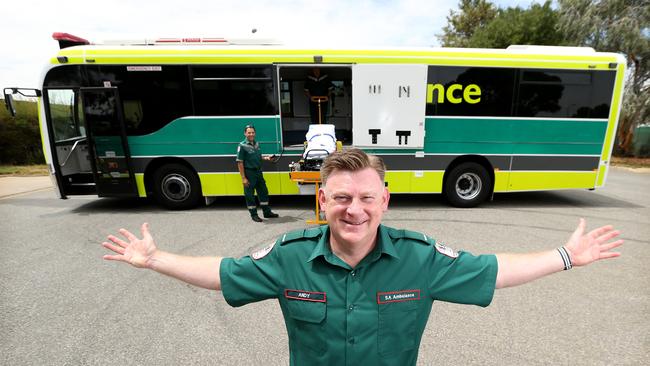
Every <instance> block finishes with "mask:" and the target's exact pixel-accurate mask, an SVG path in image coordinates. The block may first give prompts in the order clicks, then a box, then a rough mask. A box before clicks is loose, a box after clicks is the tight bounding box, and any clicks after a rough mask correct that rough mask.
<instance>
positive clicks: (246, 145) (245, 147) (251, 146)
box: [237, 125, 278, 222]
mask: <svg viewBox="0 0 650 366" xmlns="http://www.w3.org/2000/svg"><path fill="white" fill-rule="evenodd" d="M244 136H246V138H245V139H244V141H242V142H240V143H239V146H238V147H237V168H238V169H239V175H241V180H242V183H243V184H244V197H245V198H246V207H247V208H248V212H250V214H251V219H253V221H255V222H262V219H260V217H259V216H258V215H257V204H256V203H255V194H254V192H255V191H256V192H257V196H258V197H259V199H260V206H262V213H263V214H264V217H265V218H275V217H278V214H276V213H274V212H273V211H271V207H270V206H269V190H268V189H267V188H266V181H265V180H264V175H263V174H262V159H264V160H267V161H270V160H271V157H269V156H262V152H261V151H260V144H259V143H257V141H255V127H253V126H252V125H248V126H246V127H244Z"/></svg>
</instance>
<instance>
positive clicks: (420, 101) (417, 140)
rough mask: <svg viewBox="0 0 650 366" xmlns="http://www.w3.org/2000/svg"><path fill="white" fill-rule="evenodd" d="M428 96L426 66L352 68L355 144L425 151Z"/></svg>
mask: <svg viewBox="0 0 650 366" xmlns="http://www.w3.org/2000/svg"><path fill="white" fill-rule="evenodd" d="M426 92H427V66H426V65H375V64H356V65H354V66H352V94H353V95H354V103H353V108H352V124H353V127H352V136H353V144H354V145H355V146H360V147H367V148H379V147H380V148H406V149H422V148H423V147H424V116H425V109H426Z"/></svg>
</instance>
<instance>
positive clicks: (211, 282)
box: [102, 223, 221, 290]
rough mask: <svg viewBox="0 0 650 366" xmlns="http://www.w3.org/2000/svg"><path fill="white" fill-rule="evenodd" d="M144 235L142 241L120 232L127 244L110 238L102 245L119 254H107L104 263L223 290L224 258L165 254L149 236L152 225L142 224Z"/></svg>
mask: <svg viewBox="0 0 650 366" xmlns="http://www.w3.org/2000/svg"><path fill="white" fill-rule="evenodd" d="M141 231H142V239H138V238H137V237H136V236H135V235H133V234H131V233H130V232H129V231H128V230H125V229H120V234H122V235H123V236H124V237H125V238H126V239H127V240H128V242H127V241H124V240H122V239H120V238H118V237H116V236H113V235H109V236H108V240H109V242H103V243H102V245H103V246H104V247H105V248H106V249H109V250H111V251H113V252H115V253H116V254H107V255H105V256H104V259H106V260H113V261H120V262H125V263H129V264H131V265H132V266H134V267H137V268H148V269H152V270H154V271H156V272H158V273H162V274H164V275H167V276H170V277H173V278H176V279H179V280H181V281H184V282H187V283H189V284H191V285H194V286H198V287H203V288H207V289H212V290H221V280H220V277H219V267H220V264H221V257H187V256H181V255H176V254H172V253H167V252H163V251H162V250H159V249H158V248H157V247H156V244H155V243H154V240H153V237H152V236H151V233H150V232H149V224H147V223H144V224H142V227H141Z"/></svg>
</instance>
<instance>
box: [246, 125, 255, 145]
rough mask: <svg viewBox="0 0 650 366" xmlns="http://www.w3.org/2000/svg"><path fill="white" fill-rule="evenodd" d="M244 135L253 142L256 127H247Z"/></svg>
mask: <svg viewBox="0 0 650 366" xmlns="http://www.w3.org/2000/svg"><path fill="white" fill-rule="evenodd" d="M244 136H246V140H248V141H250V142H253V141H255V129H254V128H252V127H248V128H246V130H245V131H244Z"/></svg>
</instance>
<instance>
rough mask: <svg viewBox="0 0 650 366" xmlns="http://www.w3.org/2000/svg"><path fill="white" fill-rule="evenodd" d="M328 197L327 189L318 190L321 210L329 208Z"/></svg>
mask: <svg viewBox="0 0 650 366" xmlns="http://www.w3.org/2000/svg"><path fill="white" fill-rule="evenodd" d="M326 202H327V197H326V196H325V189H323V187H321V188H319V189H318V203H319V205H320V209H321V210H324V209H325V207H326V206H327V204H326Z"/></svg>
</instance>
